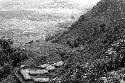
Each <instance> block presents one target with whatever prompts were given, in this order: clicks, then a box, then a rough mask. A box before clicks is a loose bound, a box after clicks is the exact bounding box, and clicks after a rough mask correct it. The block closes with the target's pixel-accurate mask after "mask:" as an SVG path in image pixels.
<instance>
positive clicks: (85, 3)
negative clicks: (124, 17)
mask: <svg viewBox="0 0 125 83" xmlns="http://www.w3.org/2000/svg"><path fill="white" fill-rule="evenodd" d="M51 1H54V0H0V7H1V6H2V5H6V3H8V2H9V3H10V2H21V3H26V4H28V3H29V4H39V3H43V4H44V3H46V2H51ZM61 1H70V2H75V3H77V4H79V7H82V8H87V7H89V6H93V5H95V4H96V3H97V2H98V1H100V0H61Z"/></svg>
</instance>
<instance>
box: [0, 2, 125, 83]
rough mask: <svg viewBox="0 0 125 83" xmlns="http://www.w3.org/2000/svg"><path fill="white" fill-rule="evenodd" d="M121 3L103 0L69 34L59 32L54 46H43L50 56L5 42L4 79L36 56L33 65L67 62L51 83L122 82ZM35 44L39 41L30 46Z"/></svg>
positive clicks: (123, 23)
mask: <svg viewBox="0 0 125 83" xmlns="http://www.w3.org/2000/svg"><path fill="white" fill-rule="evenodd" d="M119 4H120V2H119V0H102V1H100V2H99V3H98V4H97V6H95V7H93V9H92V10H91V11H89V12H88V13H87V14H85V15H82V16H81V17H80V18H79V20H78V21H77V22H75V23H74V24H73V25H72V26H71V27H69V29H70V30H69V31H66V32H64V33H63V34H60V33H59V34H60V35H59V36H57V35H56V38H54V37H53V38H54V39H53V38H52V39H53V40H52V43H51V44H49V43H47V45H48V47H47V46H44V45H43V46H41V48H42V49H43V50H44V51H46V50H47V51H48V56H46V57H43V56H37V57H36V56H34V55H31V54H30V53H29V52H31V51H32V50H31V49H30V48H29V49H30V51H28V52H27V50H22V49H20V48H16V47H15V48H13V47H12V46H11V44H12V43H13V42H11V41H10V40H5V39H1V40H0V45H1V49H0V52H1V56H0V63H1V64H0V65H1V70H0V76H1V79H2V78H4V77H7V76H8V75H9V74H10V73H11V71H9V70H10V69H14V67H20V63H21V62H23V61H24V59H29V56H34V57H32V58H31V59H30V60H29V63H30V64H31V65H35V64H40V63H41V62H42V61H43V62H46V61H52V59H54V60H53V61H55V60H56V59H59V60H62V61H64V63H65V64H64V65H63V66H62V67H61V68H58V69H57V70H56V71H54V72H52V74H51V77H52V78H55V79H54V80H51V81H50V83H120V82H122V81H123V80H124V74H125V72H124V71H125V69H124V67H125V55H124V54H125V36H124V35H125V20H124V19H122V18H121V17H120V9H119V7H120V6H119ZM50 39H51V38H50ZM50 39H49V38H48V40H50ZM54 43H56V44H57V45H55V44H54ZM33 44H36V42H32V43H31V44H30V45H31V46H33ZM52 44H53V45H55V46H53V45H52ZM60 44H61V45H63V46H66V47H68V49H64V48H66V47H63V46H61V45H60ZM58 45H60V47H59V46H58ZM36 46H37V45H36ZM38 46H40V45H38ZM49 46H50V47H49ZM34 49H36V48H34ZM43 50H42V51H43ZM32 59H34V60H35V61H36V62H33V60H32ZM31 62H32V63H31ZM15 63H16V64H15ZM24 64H26V63H24ZM123 83H124V82H123Z"/></svg>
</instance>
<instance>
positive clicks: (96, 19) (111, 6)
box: [52, 0, 121, 44]
mask: <svg viewBox="0 0 125 83" xmlns="http://www.w3.org/2000/svg"><path fill="white" fill-rule="evenodd" d="M120 4H121V3H120V0H101V1H100V2H98V3H97V5H96V6H94V7H93V8H92V9H91V10H90V11H88V12H87V13H86V14H83V15H81V16H80V18H79V19H78V21H76V22H74V23H73V24H72V25H71V27H69V29H70V30H69V31H67V32H64V33H63V34H62V35H61V36H59V37H57V38H56V39H55V40H54V41H52V42H55V43H60V44H66V41H67V40H68V39H69V41H70V40H77V39H81V40H82V41H80V42H82V43H80V44H83V42H84V43H85V42H88V41H92V40H93V39H94V40H96V39H95V38H94V37H96V36H97V35H98V36H99V37H102V36H101V35H99V34H103V33H104V32H105V31H106V30H107V29H108V28H109V27H110V26H111V23H113V22H114V21H116V20H120V19H121V10H120V7H121V6H120ZM99 37H98V38H99ZM91 39H92V40H91Z"/></svg>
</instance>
